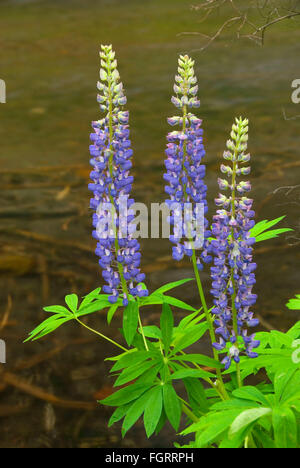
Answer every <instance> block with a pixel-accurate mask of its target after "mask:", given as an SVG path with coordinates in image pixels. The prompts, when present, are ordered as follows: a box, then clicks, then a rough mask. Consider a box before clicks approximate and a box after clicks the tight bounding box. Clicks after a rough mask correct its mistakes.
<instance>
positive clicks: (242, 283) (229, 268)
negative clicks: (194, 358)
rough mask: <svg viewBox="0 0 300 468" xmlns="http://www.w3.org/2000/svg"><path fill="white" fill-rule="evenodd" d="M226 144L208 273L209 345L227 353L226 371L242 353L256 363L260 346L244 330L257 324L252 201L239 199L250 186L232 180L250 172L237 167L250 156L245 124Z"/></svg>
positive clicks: (239, 123) (245, 122)
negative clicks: (213, 339) (214, 338)
mask: <svg viewBox="0 0 300 468" xmlns="http://www.w3.org/2000/svg"><path fill="white" fill-rule="evenodd" d="M231 138H232V139H231V140H229V141H228V142H227V149H228V150H227V151H225V153H224V159H225V160H227V161H231V162H232V167H231V166H227V165H223V164H222V165H221V172H222V173H223V174H226V175H227V177H228V178H229V180H226V179H224V180H223V179H219V187H220V189H221V190H228V191H230V194H229V195H228V196H226V195H224V194H220V195H219V197H218V198H217V199H216V205H217V206H218V207H219V208H221V209H219V210H218V211H217V214H216V215H215V216H214V222H213V225H212V234H213V237H214V240H212V242H211V246H212V251H213V256H214V262H213V263H214V264H213V266H212V267H211V276H212V289H211V293H212V295H213V296H214V308H213V310H212V313H213V314H214V315H215V316H216V320H215V325H216V335H218V336H219V339H220V341H219V343H214V347H215V349H217V350H218V351H223V350H224V352H227V356H226V357H225V358H224V360H223V364H224V365H225V368H226V369H228V368H229V367H230V365H231V362H232V359H233V360H234V361H235V362H236V363H239V361H240V357H239V356H240V353H241V352H242V351H243V350H245V352H246V354H247V355H248V356H249V357H251V358H254V357H257V353H255V352H254V351H253V350H254V349H255V348H257V347H258V346H259V344H260V343H259V341H256V340H255V335H254V334H252V335H250V336H248V328H249V327H255V326H256V325H258V323H259V321H258V320H257V319H255V318H254V317H253V312H252V311H251V307H252V306H253V305H254V304H255V302H256V299H257V296H256V295H255V294H253V293H252V289H253V286H254V284H255V274H254V271H255V269H256V263H254V262H253V260H252V245H253V243H254V242H255V239H254V238H251V235H250V230H251V228H252V227H253V226H254V224H255V222H254V220H253V219H252V218H253V217H254V215H255V213H254V211H253V210H252V203H253V200H251V199H249V198H247V197H246V196H245V193H246V192H249V190H250V189H251V185H250V183H249V182H248V181H247V182H244V181H240V182H239V181H238V180H237V178H238V176H242V175H247V174H249V172H250V167H243V164H245V163H247V162H249V160H250V155H249V154H245V152H246V150H247V141H248V120H247V119H245V120H242V119H241V118H240V119H236V122H235V124H234V125H233V127H232V132H231ZM226 345H227V346H226ZM225 348H227V350H226V349H225Z"/></svg>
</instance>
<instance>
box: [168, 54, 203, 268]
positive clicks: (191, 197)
mask: <svg viewBox="0 0 300 468" xmlns="http://www.w3.org/2000/svg"><path fill="white" fill-rule="evenodd" d="M178 64H179V67H178V75H177V76H176V77H175V85H174V92H175V94H176V96H173V97H172V99H171V101H172V103H173V104H174V105H175V107H177V108H178V109H180V110H181V111H182V115H181V116H174V117H171V118H169V119H168V123H169V124H170V125H171V126H175V125H180V126H181V130H180V131H173V132H171V133H169V134H168V137H167V140H168V144H167V148H166V156H167V159H166V160H165V167H166V170H167V172H166V173H165V174H164V179H165V181H166V182H167V183H168V185H166V187H165V192H166V193H167V195H168V196H169V199H168V200H166V203H167V205H168V206H169V208H170V210H171V212H173V215H172V216H170V223H171V225H173V226H174V234H172V235H171V236H170V240H171V242H172V243H173V244H174V247H173V258H174V259H175V260H178V261H179V260H182V258H183V257H184V255H187V256H188V257H191V256H192V255H193V251H194V250H196V258H197V267H198V269H199V270H201V269H202V268H203V262H204V263H209V262H210V261H211V259H212V258H211V255H210V251H209V249H210V246H209V243H208V238H209V236H210V234H211V233H210V231H209V230H208V227H209V223H208V221H207V219H206V217H205V214H206V213H207V211H208V208H207V200H206V192H207V187H206V185H205V183H204V177H205V166H204V165H203V158H204V156H205V150H204V145H203V137H202V135H203V130H202V128H201V124H202V120H200V119H199V118H197V117H196V116H195V115H194V114H193V113H192V112H191V111H190V109H192V108H198V107H199V106H200V101H199V100H198V98H197V93H198V86H197V78H196V76H195V73H194V61H193V60H192V59H190V58H189V57H188V56H187V55H185V56H182V55H181V56H180V58H179V61H178ZM180 216H181V219H182V218H184V223H183V225H182V226H180V228H178V224H179V221H178V219H179V218H178V217H180ZM200 223H201V234H200V232H199V231H198V230H197V229H195V226H198V228H199V224H200ZM202 223H203V224H202ZM200 248H201V249H202V252H201V254H200V253H199V250H200Z"/></svg>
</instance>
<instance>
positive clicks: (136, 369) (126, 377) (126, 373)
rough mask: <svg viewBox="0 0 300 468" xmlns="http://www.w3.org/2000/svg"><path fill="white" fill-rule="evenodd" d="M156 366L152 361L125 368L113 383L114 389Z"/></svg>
mask: <svg viewBox="0 0 300 468" xmlns="http://www.w3.org/2000/svg"><path fill="white" fill-rule="evenodd" d="M154 364H157V362H155V361H153V360H152V359H151V360H150V361H145V362H143V363H140V362H139V363H137V364H135V365H134V366H130V367H127V368H126V369H124V370H123V371H122V372H121V374H120V375H119V377H118V378H117V380H116V381H115V383H114V387H118V386H120V385H124V384H126V383H128V382H131V381H132V380H134V379H136V378H137V377H139V376H140V375H142V374H144V372H146V371H148V370H149V369H150V368H151V367H153V366H154Z"/></svg>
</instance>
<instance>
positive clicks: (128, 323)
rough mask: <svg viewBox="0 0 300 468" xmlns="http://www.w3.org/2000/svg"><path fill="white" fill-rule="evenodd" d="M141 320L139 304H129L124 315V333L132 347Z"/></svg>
mask: <svg viewBox="0 0 300 468" xmlns="http://www.w3.org/2000/svg"><path fill="white" fill-rule="evenodd" d="M138 320H139V306H138V303H137V302H129V304H128V306H127V307H125V309H124V313H123V332H124V337H125V340H126V342H127V344H128V346H130V345H131V344H132V341H133V338H134V336H135V334H136V331H137V327H138Z"/></svg>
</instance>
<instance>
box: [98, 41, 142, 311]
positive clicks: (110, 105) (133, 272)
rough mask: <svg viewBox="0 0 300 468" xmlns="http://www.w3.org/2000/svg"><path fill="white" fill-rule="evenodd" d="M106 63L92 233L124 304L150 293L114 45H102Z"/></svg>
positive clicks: (108, 288)
mask: <svg viewBox="0 0 300 468" xmlns="http://www.w3.org/2000/svg"><path fill="white" fill-rule="evenodd" d="M100 57H101V65H102V68H101V70H100V79H101V81H100V82H99V83H98V89H99V91H100V92H101V94H100V95H99V96H98V102H99V103H100V109H102V110H103V111H105V112H106V116H105V117H104V118H103V119H102V120H99V121H96V122H93V123H92V127H93V130H94V132H93V133H92V134H91V141H92V145H91V146H90V154H91V160H90V162H91V165H92V166H93V170H92V172H91V180H92V183H90V184H89V189H90V190H91V191H92V192H93V198H92V199H91V202H90V207H91V208H92V209H93V210H94V212H95V213H94V215H93V226H94V228H95V230H94V231H93V237H94V238H95V239H97V241H98V243H97V248H96V254H97V255H98V257H99V258H100V260H99V264H100V266H101V268H102V270H103V272H102V276H103V278H104V280H105V282H106V283H107V284H106V285H105V286H104V288H103V291H104V292H105V293H107V294H109V301H110V302H111V303H112V304H114V303H116V302H117V301H118V298H119V296H120V294H121V296H122V300H123V305H124V306H126V305H127V304H128V300H129V298H130V297H129V296H130V295H132V296H137V297H142V296H145V295H147V294H148V291H147V289H146V288H145V287H144V285H142V284H141V283H142V282H143V281H144V279H145V275H144V274H143V273H141V271H140V260H141V254H140V245H139V243H138V241H137V240H136V239H135V238H134V233H135V229H136V227H135V225H134V224H133V223H132V220H133V218H134V216H133V212H132V210H131V209H130V208H131V206H132V204H133V203H134V200H133V199H131V198H130V192H131V187H132V183H133V177H132V176H131V175H130V169H131V166H132V162H131V157H132V154H133V152H132V149H131V142H130V139H129V125H128V122H129V113H128V112H127V111H123V110H121V107H122V106H123V105H124V104H126V97H125V96H124V92H123V85H122V83H120V76H119V73H118V71H117V61H116V60H115V53H114V52H113V50H112V47H111V46H101V52H100Z"/></svg>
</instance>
